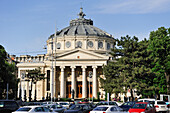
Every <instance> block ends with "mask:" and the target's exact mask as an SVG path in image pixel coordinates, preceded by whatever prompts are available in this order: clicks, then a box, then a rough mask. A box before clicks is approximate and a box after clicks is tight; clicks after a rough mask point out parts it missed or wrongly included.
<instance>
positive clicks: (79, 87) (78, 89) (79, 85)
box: [77, 82, 82, 98]
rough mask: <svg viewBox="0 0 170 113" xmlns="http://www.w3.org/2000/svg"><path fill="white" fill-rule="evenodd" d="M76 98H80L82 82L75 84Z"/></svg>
mask: <svg viewBox="0 0 170 113" xmlns="http://www.w3.org/2000/svg"><path fill="white" fill-rule="evenodd" d="M77 97H78V98H82V82H77Z"/></svg>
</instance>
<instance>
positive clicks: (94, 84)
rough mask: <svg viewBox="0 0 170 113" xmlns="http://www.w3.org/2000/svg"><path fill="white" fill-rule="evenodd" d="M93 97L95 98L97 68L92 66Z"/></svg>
mask: <svg viewBox="0 0 170 113" xmlns="http://www.w3.org/2000/svg"><path fill="white" fill-rule="evenodd" d="M92 68H93V97H94V98H97V75H96V68H97V66H93V67H92Z"/></svg>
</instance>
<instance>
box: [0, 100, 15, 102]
mask: <svg viewBox="0 0 170 113" xmlns="http://www.w3.org/2000/svg"><path fill="white" fill-rule="evenodd" d="M0 101H8V102H9V101H15V100H0Z"/></svg>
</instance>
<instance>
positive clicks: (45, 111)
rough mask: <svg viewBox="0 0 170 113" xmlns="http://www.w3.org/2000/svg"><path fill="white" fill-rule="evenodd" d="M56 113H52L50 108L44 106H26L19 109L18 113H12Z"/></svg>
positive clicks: (16, 112)
mask: <svg viewBox="0 0 170 113" xmlns="http://www.w3.org/2000/svg"><path fill="white" fill-rule="evenodd" d="M35 112H38V113H56V112H54V111H51V110H50V109H49V108H47V107H43V106H24V107H21V108H19V109H18V110H17V111H15V112H12V113H35Z"/></svg>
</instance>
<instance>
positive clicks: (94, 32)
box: [50, 8, 113, 38]
mask: <svg viewBox="0 0 170 113" xmlns="http://www.w3.org/2000/svg"><path fill="white" fill-rule="evenodd" d="M82 9H83V8H80V13H79V14H78V16H79V18H77V19H75V20H71V21H70V26H68V27H66V28H64V29H62V30H60V31H57V33H56V35H57V36H101V37H108V38H113V37H112V35H110V34H108V33H107V32H105V31H103V30H101V29H99V28H97V27H95V26H93V21H92V20H91V19H85V18H84V16H86V15H85V14H84V13H83V11H82ZM52 36H54V34H53V35H52ZM50 38H51V36H50Z"/></svg>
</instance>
